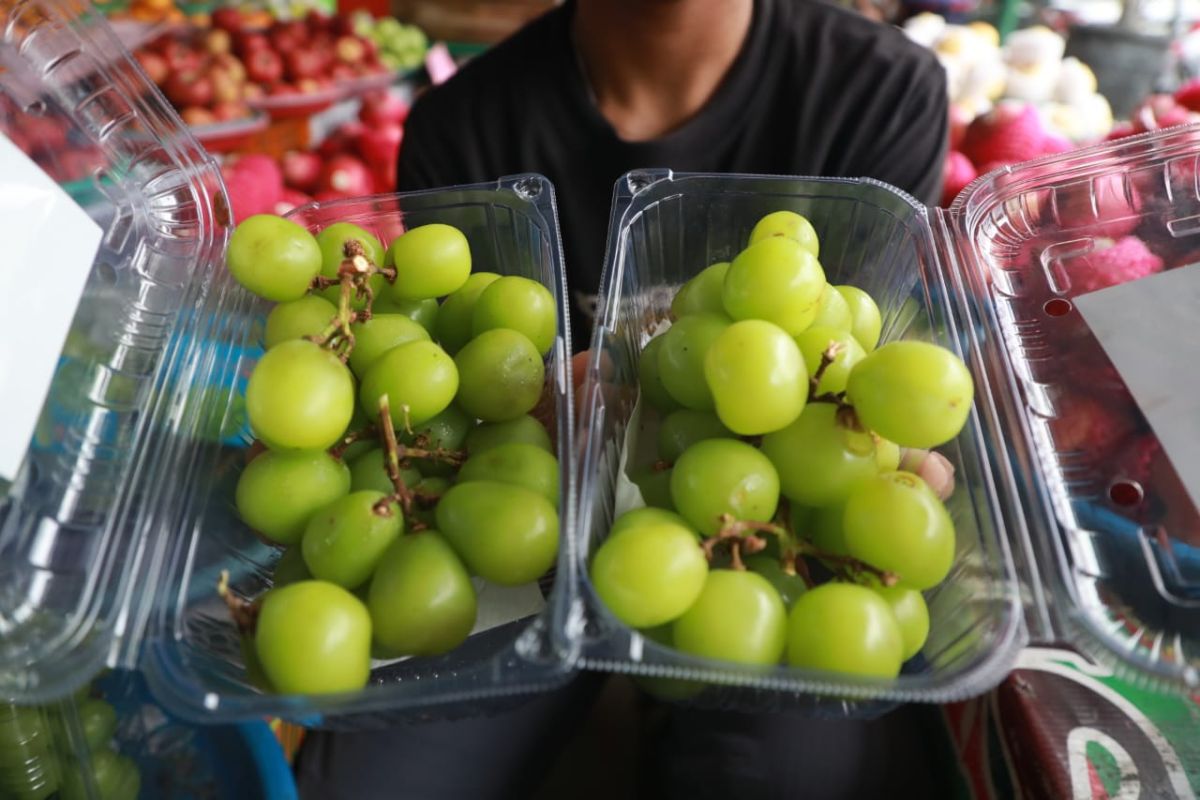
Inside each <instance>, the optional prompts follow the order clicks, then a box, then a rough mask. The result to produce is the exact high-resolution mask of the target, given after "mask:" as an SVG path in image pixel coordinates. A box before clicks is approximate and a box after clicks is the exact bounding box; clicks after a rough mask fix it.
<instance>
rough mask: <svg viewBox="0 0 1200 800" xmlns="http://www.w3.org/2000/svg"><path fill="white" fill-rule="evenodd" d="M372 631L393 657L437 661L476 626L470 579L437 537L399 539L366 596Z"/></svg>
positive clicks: (382, 561) (429, 533)
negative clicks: (422, 658)
mask: <svg viewBox="0 0 1200 800" xmlns="http://www.w3.org/2000/svg"><path fill="white" fill-rule="evenodd" d="M367 608H368V609H369V610H370V612H371V628H372V631H373V632H374V637H375V641H376V643H378V644H379V645H380V646H381V647H382V648H383V649H384V650H385V651H386V652H387V653H388V654H389V655H391V656H436V655H441V654H442V653H446V652H449V651H450V650H453V649H454V648H456V647H458V646H459V645H460V644H462V643H463V642H464V641H466V639H467V636H469V635H470V633H471V629H472V628H474V627H475V615H476V611H477V609H476V599H475V587H474V586H472V585H471V576H470V575H468V574H467V570H466V568H465V567H464V566H463V563H462V561H460V560H459V558H458V555H457V554H455V552H454V549H453V548H451V547H450V544H449V542H447V541H446V539H445V537H443V536H442V535H441V534H440V533H438V532H436V531H421V532H420V533H416V534H412V535H409V536H401V537H400V538H399V539H397V540H396V541H395V542H393V543H392V545H391V547H389V548H388V550H387V552H385V553H384V554H383V558H381V559H380V561H379V566H378V567H377V568H376V569H375V576H374V577H373V578H372V579H371V588H370V590H369V592H368V594H367Z"/></svg>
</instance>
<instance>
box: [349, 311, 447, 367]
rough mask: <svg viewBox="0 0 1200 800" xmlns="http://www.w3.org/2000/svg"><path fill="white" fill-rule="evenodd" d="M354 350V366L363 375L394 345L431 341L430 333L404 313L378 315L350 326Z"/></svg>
mask: <svg viewBox="0 0 1200 800" xmlns="http://www.w3.org/2000/svg"><path fill="white" fill-rule="evenodd" d="M350 332H351V333H353V334H354V349H353V350H351V351H350V369H352V370H354V374H355V375H357V376H358V377H359V378H362V377H363V376H364V375H366V374H367V370H369V369H370V368H371V365H372V364H374V363H375V362H376V361H378V360H379V359H380V357H381V356H383V354H384V353H386V352H387V351H389V350H391V349H392V348H393V347H399V346H400V345H402V344H406V343H408V342H422V341H426V342H427V341H429V332H428V331H426V330H425V329H424V328H422V327H421V325H420V324H419V323H417V322H413V321H412V320H411V319H409V318H408V317H406V316H404V315H403V314H376V315H374V316H372V317H371V318H370V319H369V320H367V321H366V322H359V323H356V324H354V325H351V326H350Z"/></svg>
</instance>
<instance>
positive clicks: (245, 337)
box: [141, 176, 574, 725]
mask: <svg viewBox="0 0 1200 800" xmlns="http://www.w3.org/2000/svg"><path fill="white" fill-rule="evenodd" d="M289 216H291V217H292V218H293V219H296V220H297V221H299V222H301V224H304V225H306V226H308V227H309V228H310V229H312V230H314V231H315V230H319V229H320V228H322V227H324V226H325V225H328V224H331V223H332V222H334V221H346V222H353V223H355V224H357V225H361V226H362V227H364V228H366V229H368V230H370V231H372V232H373V233H375V234H376V235H377V236H379V237H380V238H381V239H382V240H384V241H390V240H391V239H393V238H395V237H396V236H398V235H399V234H400V233H401V232H402V231H403V230H404V228H405V227H413V226H416V225H422V224H426V223H430V222H435V221H436V222H442V223H447V224H451V225H454V226H456V227H458V228H459V229H460V230H462V231H463V233H464V234H466V236H467V239H468V241H469V242H470V244H471V253H472V260H473V267H472V268H473V269H474V270H477V271H481V270H488V271H492V272H498V273H501V274H511V275H523V276H525V277H528V278H532V279H534V280H538V281H540V282H542V283H543V284H544V285H546V286H547V287H548V288H550V289H551V291H552V293H553V294H554V296H555V298H556V299H557V303H558V316H559V329H558V336H557V339H556V341H555V344H554V347H553V350H552V353H551V356H550V360H549V362H548V366H547V379H548V381H549V382H550V383H551V387H552V392H553V411H552V415H553V418H554V419H553V425H552V429H551V430H552V436H553V437H554V439H555V441H556V446H557V448H558V458H559V462H560V463H561V464H567V465H569V464H570V463H571V453H572V452H574V448H573V447H572V441H573V431H572V428H571V426H572V420H573V415H572V412H571V402H570V397H571V382H570V380H569V376H568V374H567V371H566V370H567V369H568V364H569V360H570V353H571V346H570V334H569V331H568V324H569V320H568V312H567V308H566V297H567V295H566V292H565V290H564V281H565V277H564V272H563V266H562V260H561V255H560V247H559V242H558V233H557V227H556V217H555V210H554V198H553V189H552V188H551V186H550V184H549V182H548V181H546V180H545V179H544V178H541V177H538V176H521V177H514V178H509V179H504V180H502V181H500V182H498V183H497V184H494V185H492V184H489V185H486V186H463V187H456V188H453V189H445V190H439V191H431V192H418V193H413V194H407V195H392V196H380V197H374V198H365V199H354V200H341V201H337V202H333V203H326V204H310V205H307V206H301V207H300V208H297V209H295V210H294V211H292V212H291V213H290V215H289ZM227 300H228V301H229V302H228V303H227V304H226V305H225V306H223V307H222V308H220V309H218V310H216V313H215V314H214V315H213V320H214V323H215V325H214V327H213V328H212V329H211V331H210V332H209V333H208V334H207V335H206V337H205V340H204V342H203V343H202V345H201V346H196V347H192V348H190V351H191V352H192V353H193V357H194V358H195V361H196V366H197V370H198V371H196V372H193V370H192V369H191V368H190V367H187V366H184V367H183V368H182V369H181V370H180V371H179V373H178V375H177V384H178V385H177V391H179V392H184V393H186V394H188V395H189V396H190V398H191V400H190V401H187V402H185V404H184V405H185V407H186V409H187V411H188V412H189V418H188V420H187V421H185V422H184V424H183V426H182V427H181V428H180V429H179V430H177V431H176V438H177V439H178V440H179V441H181V442H182V443H184V444H183V446H182V448H181V450H182V452H181V457H182V460H181V462H180V463H179V471H178V472H174V473H173V474H176V475H178V476H179V478H178V479H177V480H176V481H175V482H174V487H173V488H174V494H175V497H174V499H173V502H172V503H171V506H172V509H173V511H172V512H171V517H169V518H167V519H166V520H164V525H166V526H169V529H170V530H173V531H175V533H174V534H173V535H172V536H171V537H170V539H171V540H170V543H169V544H168V545H167V547H166V550H165V552H164V558H163V561H162V563H161V584H160V592H161V594H160V601H159V604H158V607H157V609H156V613H155V614H154V617H153V618H152V620H151V623H150V626H149V629H148V630H147V635H146V641H145V646H144V653H143V659H142V665H141V666H142V669H143V670H145V672H146V676H147V680H148V681H149V683H150V685H151V687H152V689H153V691H154V694H155V696H156V697H157V698H158V699H159V700H160V701H161V702H162V703H163V704H164V705H165V706H166V707H167V708H169V709H171V710H172V711H174V712H176V713H179V714H181V715H184V716H186V717H189V718H193V719H196V720H229V719H248V718H252V717H255V716H262V715H266V714H279V715H281V716H286V717H288V718H292V719H301V720H303V721H305V722H306V723H308V724H324V720H323V718H324V717H325V716H346V715H359V716H360V719H357V720H341V721H339V722H337V723H334V724H347V725H352V724H353V725H358V724H365V722H366V719H365V717H362V715H363V714H364V712H380V713H383V712H388V711H392V710H398V709H414V708H418V707H423V706H430V705H438V704H444V703H448V702H452V701H455V702H457V701H470V700H478V701H482V700H485V699H486V698H495V697H503V696H508V695H517V694H523V693H528V692H530V691H534V690H538V689H544V688H548V687H550V686H554V685H557V684H559V683H561V682H563V681H565V680H566V678H567V677H568V675H569V662H568V655H569V654H568V653H567V648H566V646H565V645H564V644H563V643H560V642H555V641H553V640H552V638H551V634H550V631H551V629H552V628H551V626H549V625H548V624H547V620H548V618H549V616H550V615H551V614H552V613H554V609H555V607H556V606H557V605H561V604H564V603H565V602H566V584H565V583H563V584H561V585H559V584H557V583H556V584H555V585H553V587H552V588H550V587H549V581H547V582H546V583H547V588H546V589H545V591H544V592H543V594H544V596H545V598H546V606H545V609H544V610H543V612H542V613H541V614H538V615H532V616H525V617H523V618H520V619H516V620H513V621H510V622H508V623H506V624H503V625H500V626H499V627H494V628H491V629H490V630H486V631H480V632H479V633H477V634H475V635H473V636H472V637H470V638H469V639H468V640H467V641H466V642H465V643H464V644H463V645H461V646H460V647H458V648H457V649H455V650H453V651H452V652H450V653H448V654H446V655H444V656H439V657H436V658H412V659H407V660H400V661H394V662H388V663H382V662H377V663H376V668H375V669H374V670H373V673H372V680H371V684H370V685H369V686H368V687H367V688H366V689H365V690H363V691H361V692H356V693H352V694H349V695H339V696H328V697H281V696H278V695H271V694H264V693H263V692H261V691H260V690H259V689H257V688H254V687H253V686H252V685H251V683H250V682H249V680H248V678H247V675H246V670H245V663H244V659H243V657H242V650H241V641H240V639H239V636H238V634H237V630H236V628H235V627H234V626H233V624H232V623H231V621H230V617H229V612H228V609H227V608H226V607H225V605H224V603H223V601H222V600H221V599H220V598H219V597H218V596H217V594H216V591H215V587H216V585H217V581H218V579H219V575H220V573H221V571H223V570H229V571H230V572H231V575H230V586H231V588H233V589H234V590H235V591H236V592H238V593H239V594H241V595H243V596H247V597H253V596H256V595H258V594H260V593H261V592H262V591H263V590H265V589H266V588H267V587H268V586H269V576H270V574H271V569H272V567H273V565H274V562H275V560H276V559H277V558H278V557H279V555H280V553H281V552H282V551H281V550H279V549H277V548H273V547H270V546H268V545H265V544H263V543H262V542H261V541H260V540H259V539H257V538H256V537H255V535H254V534H253V533H252V532H251V531H250V530H249V529H248V528H246V526H245V525H243V524H242V523H241V522H240V521H239V520H238V519H237V516H236V514H235V512H234V510H233V508H232V504H231V498H232V496H233V487H234V485H235V483H236V480H237V477H238V474H239V473H240V470H241V467H242V465H243V464H244V463H245V461H246V449H247V447H248V446H249V445H250V443H251V438H250V434H249V431H248V429H247V428H246V426H245V424H244V422H243V421H241V420H240V419H239V418H238V416H237V415H238V414H239V411H240V408H241V396H242V393H243V392H244V385H242V384H243V382H244V380H245V378H246V376H248V375H249V373H250V371H251V370H252V369H253V367H254V364H255V363H256V361H257V359H258V357H259V356H260V355H261V350H260V349H259V344H258V343H259V341H260V339H261V329H262V324H263V322H264V320H265V316H266V312H267V310H268V308H269V305H268V304H267V303H265V302H256V301H255V300H254V299H253V298H251V297H250V295H249V294H248V293H246V292H243V291H240V290H236V291H231V292H230V293H229V294H228V297H227ZM181 366H183V365H181ZM206 388H207V390H205V389H206ZM213 421H220V422H221V425H220V426H219V431H220V432H219V435H218V436H216V437H213V436H212V435H211V432H212V429H213V427H214V425H213ZM206 432H207V435H208V440H207V441H206V439H205V437H206ZM561 480H562V485H561V491H560V496H561V498H562V499H561V501H560V506H559V519H560V530H561V531H564V532H565V531H568V530H570V529H571V528H570V526H571V519H572V517H573V512H572V508H573V502H572V501H573V498H574V490H573V486H574V482H573V480H572V475H571V470H570V469H563V470H562V472H561ZM563 538H564V539H565V538H566V537H563ZM567 563H569V562H568V559H567V548H566V547H561V548H560V554H559V564H560V566H559V569H560V570H562V569H564V568H566V566H565V565H566V564H567ZM488 603H489V601H488V599H487V598H486V597H484V598H483V599H481V601H480V613H481V616H482V615H484V614H486V613H487V612H488Z"/></svg>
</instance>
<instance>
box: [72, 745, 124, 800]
mask: <svg viewBox="0 0 1200 800" xmlns="http://www.w3.org/2000/svg"><path fill="white" fill-rule="evenodd" d="M118 759H119V756H118V755H117V754H116V752H114V751H113V750H111V749H109V748H107V747H105V748H101V749H100V750H97V751H96V752H94V753H91V754H90V755H89V756H88V758H87V759H86V760H84V759H80V760H71V761H68V762H67V763H65V764H63V769H62V785H61V787H60V792H59V796H60V797H61V798H62V799H63V800H87V798H89V797H91V796H92V795H91V794H89V789H88V783H89V780H88V779H87V778H86V777H85V776H84V770H87V772H88V773H89V774H90V776H91V781H90V782H91V784H92V785H93V786H94V787H95V792H96V796H98V797H100V798H101V800H109V798H113V797H115V796H116V793H117V790H118V788H119V786H118V784H119V781H120V778H121V768H120V766H119V761H118Z"/></svg>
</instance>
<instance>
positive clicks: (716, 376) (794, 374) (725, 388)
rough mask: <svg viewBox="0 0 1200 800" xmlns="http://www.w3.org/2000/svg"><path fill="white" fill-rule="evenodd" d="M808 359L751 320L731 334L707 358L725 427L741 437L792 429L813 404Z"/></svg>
mask: <svg viewBox="0 0 1200 800" xmlns="http://www.w3.org/2000/svg"><path fill="white" fill-rule="evenodd" d="M806 357H807V356H805V357H801V355H800V348H799V347H797V346H796V342H795V341H794V340H793V339H792V337H790V336H788V335H787V333H786V332H784V330H783V329H782V328H780V327H779V326H777V325H772V324H771V323H770V322H763V321H762V320H757V319H748V320H743V321H741V322H735V323H734V324H732V325H730V326H729V327H728V328H726V329H725V331H724V332H723V333H722V334H721V335H720V336H718V337H717V338H716V341H714V342H713V343H712V345H711V346H710V347H709V348H708V353H707V355H705V357H704V377H705V380H706V381H707V382H708V388H709V390H710V391H711V392H712V396H713V400H714V402H715V403H716V406H717V416H718V417H720V418H721V422H723V423H725V426H726V427H727V428H729V429H730V430H731V431H733V432H734V433H737V434H740V435H742V436H755V435H758V434H763V433H770V432H771V431H777V430H779V429H780V428H785V427H787V426H788V425H790V424H792V422H793V421H795V419H796V417H798V416H800V412H801V411H803V410H804V404H805V403H806V402H807V401H808V373H807V371H806V370H805V358H806Z"/></svg>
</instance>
